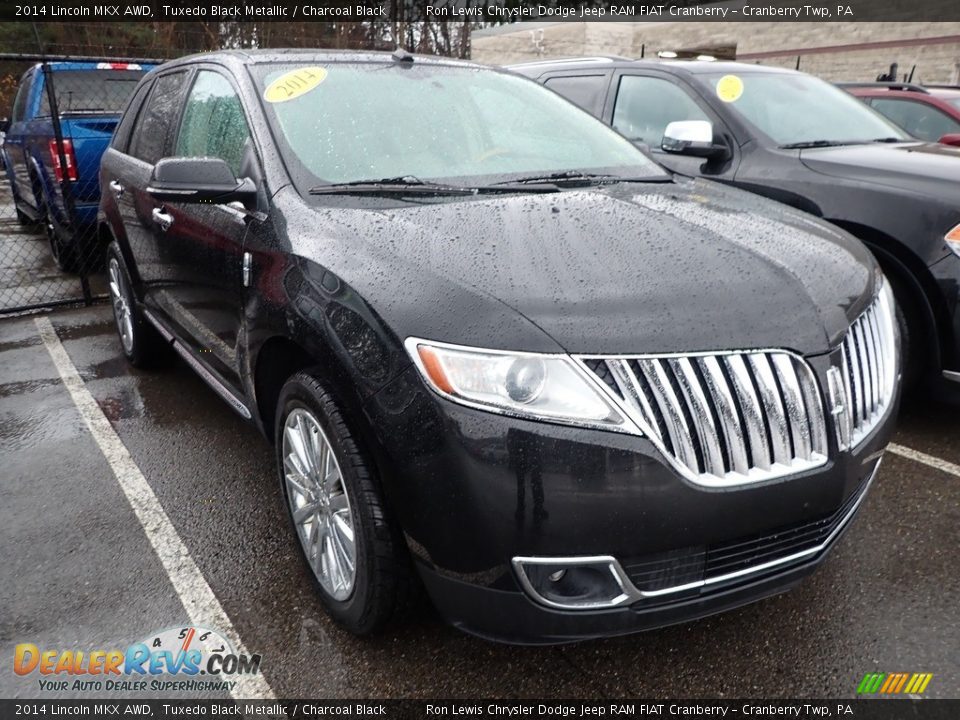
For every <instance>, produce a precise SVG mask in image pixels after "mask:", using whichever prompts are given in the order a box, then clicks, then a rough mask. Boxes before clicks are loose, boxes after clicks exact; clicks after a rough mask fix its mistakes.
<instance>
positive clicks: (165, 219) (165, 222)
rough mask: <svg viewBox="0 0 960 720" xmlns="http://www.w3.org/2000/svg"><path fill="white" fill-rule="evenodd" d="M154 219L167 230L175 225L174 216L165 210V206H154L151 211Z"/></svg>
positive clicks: (162, 228) (161, 227)
mask: <svg viewBox="0 0 960 720" xmlns="http://www.w3.org/2000/svg"><path fill="white" fill-rule="evenodd" d="M151 216H152V217H153V221H154V222H155V223H156V224H157V225H159V226H160V229H161V230H163V231H164V232H166V231H167V230H169V229H170V226H171V225H173V216H172V215H168V214H167V213H165V212H164V211H163V208H154V209H153V212H152V213H151Z"/></svg>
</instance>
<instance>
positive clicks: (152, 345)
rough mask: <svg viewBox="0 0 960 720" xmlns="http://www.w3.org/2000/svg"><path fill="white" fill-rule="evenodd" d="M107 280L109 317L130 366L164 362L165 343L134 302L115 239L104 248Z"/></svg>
mask: <svg viewBox="0 0 960 720" xmlns="http://www.w3.org/2000/svg"><path fill="white" fill-rule="evenodd" d="M107 282H108V284H109V289H110V304H111V305H112V306H113V319H114V323H115V325H116V327H117V335H118V336H119V338H120V347H121V348H122V349H123V355H124V357H126V358H127V360H128V361H129V362H130V364H131V365H133V366H134V367H139V368H145V367H153V366H156V365H159V364H161V363H162V362H163V361H165V360H166V359H167V358H168V357H169V355H170V350H169V345H168V343H167V342H166V341H165V340H164V339H163V336H162V335H160V333H159V332H157V329H156V328H155V327H153V326H152V325H150V323H148V322H147V319H146V318H145V317H144V316H143V312H142V311H141V310H140V306H139V305H137V301H136V297H134V294H133V285H132V283H131V282H130V273H129V272H128V271H127V265H126V263H125V262H124V261H123V254H122V253H121V252H120V248H119V247H118V246H117V243H116V242H112V243H110V246H109V247H108V248H107Z"/></svg>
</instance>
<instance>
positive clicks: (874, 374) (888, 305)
mask: <svg viewBox="0 0 960 720" xmlns="http://www.w3.org/2000/svg"><path fill="white" fill-rule="evenodd" d="M896 332H897V331H896V325H895V311H894V306H893V296H892V294H891V293H890V291H889V288H888V287H887V286H885V287H884V288H883V289H882V291H881V292H880V294H879V295H878V296H877V299H876V300H875V301H874V303H873V305H871V306H870V307H869V308H867V310H866V311H864V313H863V314H862V315H861V316H860V317H858V318H857V319H856V320H855V321H854V323H853V325H851V326H850V330H849V331H848V332H847V336H846V337H845V338H844V340H843V344H842V345H841V347H840V352H841V357H842V361H841V362H842V369H841V373H842V375H843V394H844V396H845V397H844V398H843V401H842V403H841V404H842V406H843V409H844V410H843V412H842V413H840V414H839V415H838V419H837V423H838V427H837V436H838V440H839V444H840V447H841V448H844V449H846V448H849V447H852V446H854V445H856V444H858V443H859V442H861V441H862V440H863V439H864V438H865V437H866V436H867V435H869V434H870V432H871V431H872V430H873V429H874V427H876V425H877V423H878V422H879V421H880V420H881V419H882V418H883V417H884V415H885V414H886V411H887V408H888V407H889V405H890V402H891V401H892V399H893V396H894V392H895V390H896V380H897V373H898V369H897V354H898V352H899V349H898V339H897V336H896Z"/></svg>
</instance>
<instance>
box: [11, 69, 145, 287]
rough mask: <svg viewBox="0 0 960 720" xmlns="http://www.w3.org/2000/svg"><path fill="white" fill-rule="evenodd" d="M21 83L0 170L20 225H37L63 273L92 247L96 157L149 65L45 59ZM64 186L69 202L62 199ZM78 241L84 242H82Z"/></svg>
mask: <svg viewBox="0 0 960 720" xmlns="http://www.w3.org/2000/svg"><path fill="white" fill-rule="evenodd" d="M47 68H48V74H45V73H44V71H43V65H34V66H33V67H32V68H30V69H29V70H27V72H25V73H24V74H23V77H22V78H21V79H20V86H19V89H18V91H17V96H16V98H15V99H14V102H13V113H12V115H11V117H10V121H9V125H8V128H7V134H6V138H5V139H4V143H3V146H2V155H3V167H4V168H5V169H6V172H7V180H8V181H9V182H10V187H11V190H12V191H13V201H14V205H15V207H16V210H17V218H18V219H19V220H20V222H21V223H24V224H26V223H31V222H40V223H42V224H43V226H44V228H45V230H46V233H47V239H48V240H49V242H50V250H51V252H52V253H53V257H54V259H55V260H56V261H57V264H58V265H59V266H60V268H61V269H62V270H67V271H75V270H79V269H81V266H82V265H85V263H86V261H87V260H88V259H89V257H90V254H91V253H92V251H93V249H94V243H93V242H92V241H94V240H95V235H94V232H93V230H94V229H95V228H96V219H97V206H98V204H99V201H100V182H99V178H98V175H97V173H98V171H99V169H100V156H101V155H103V151H104V150H106V148H107V143H109V142H110V136H111V135H112V134H113V130H114V128H115V127H116V126H117V123H118V122H119V120H120V110H121V109H122V108H123V106H124V104H125V103H126V102H127V100H129V99H130V93H132V92H133V89H134V88H135V87H136V85H137V83H138V82H139V81H140V78H142V77H143V75H144V73H146V72H147V71H148V70H151V69H152V68H153V65H138V64H135V63H117V62H113V63H108V62H100V63H98V62H51V63H48V64H47ZM48 77H49V78H52V83H53V87H54V93H53V97H54V99H55V100H56V107H57V110H58V119H59V122H60V133H61V137H62V138H63V143H62V144H61V143H58V142H57V135H56V133H55V132H54V118H53V116H52V114H51V110H50V108H51V102H50V94H49V92H48V89H47V82H48V80H47V78H48ZM64 181H66V182H68V183H69V185H70V193H71V194H72V198H71V200H72V207H71V203H69V202H67V201H65V199H64V194H63V190H62V187H61V186H62V184H63V183H64ZM84 243H87V244H86V245H85V244H84Z"/></svg>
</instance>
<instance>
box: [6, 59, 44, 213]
mask: <svg viewBox="0 0 960 720" xmlns="http://www.w3.org/2000/svg"><path fill="white" fill-rule="evenodd" d="M36 77H37V72H36V69H35V68H34V69H31V70H29V71H27V72H26V73H25V74H24V76H23V80H22V82H21V83H20V89H19V90H18V91H17V96H16V98H15V99H14V101H13V112H12V113H11V117H10V129H9V130H8V132H7V136H6V138H5V140H4V143H3V152H4V157H5V164H6V168H7V176H8V177H9V179H10V184H11V186H12V187H13V191H14V193H16V196H17V198H18V199H19V200H20V202H21V203H28V204H29V205H31V206H33V205H35V199H34V194H33V188H32V186H31V182H30V172H29V164H28V163H27V155H26V136H25V131H26V127H25V126H26V116H27V110H28V105H29V100H30V96H31V91H32V89H33V85H34V79H35V78H36Z"/></svg>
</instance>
